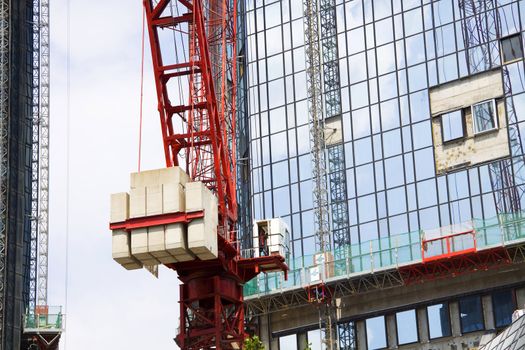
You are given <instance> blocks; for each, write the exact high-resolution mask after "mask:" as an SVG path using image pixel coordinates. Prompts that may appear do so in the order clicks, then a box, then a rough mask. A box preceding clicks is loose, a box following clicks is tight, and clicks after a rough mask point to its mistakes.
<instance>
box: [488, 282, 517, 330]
mask: <svg viewBox="0 0 525 350" xmlns="http://www.w3.org/2000/svg"><path fill="white" fill-rule="evenodd" d="M514 308H515V305H514V298H513V295H512V291H511V290H503V291H499V292H494V293H493V294H492V309H493V310H494V320H495V322H496V327H497V328H499V327H505V326H508V325H509V324H511V323H512V313H513V312H514Z"/></svg>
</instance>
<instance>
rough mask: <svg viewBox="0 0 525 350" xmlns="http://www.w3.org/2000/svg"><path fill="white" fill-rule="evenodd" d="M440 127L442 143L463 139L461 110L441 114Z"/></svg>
mask: <svg viewBox="0 0 525 350" xmlns="http://www.w3.org/2000/svg"><path fill="white" fill-rule="evenodd" d="M441 126H442V131H443V142H447V141H451V140H456V139H459V138H461V137H463V136H464V132H463V113H462V112H461V110H459V111H454V112H450V113H446V114H443V115H442V116H441Z"/></svg>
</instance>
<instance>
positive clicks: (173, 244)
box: [165, 224, 195, 261]
mask: <svg viewBox="0 0 525 350" xmlns="http://www.w3.org/2000/svg"><path fill="white" fill-rule="evenodd" d="M165 238H166V251H167V252H168V253H170V254H171V255H172V256H173V257H174V258H175V259H177V261H192V260H195V256H193V254H192V253H191V252H190V251H189V250H188V233H187V231H186V227H185V225H184V224H171V225H166V233H165Z"/></svg>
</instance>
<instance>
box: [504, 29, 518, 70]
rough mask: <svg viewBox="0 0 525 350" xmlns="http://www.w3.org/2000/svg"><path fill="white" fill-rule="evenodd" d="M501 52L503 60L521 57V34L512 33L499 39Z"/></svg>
mask: <svg viewBox="0 0 525 350" xmlns="http://www.w3.org/2000/svg"><path fill="white" fill-rule="evenodd" d="M501 53H502V54H503V62H504V63H506V62H510V61H513V60H516V59H520V58H522V57H523V47H522V46H521V35H520V34H518V35H514V36H511V37H508V38H505V39H502V40H501Z"/></svg>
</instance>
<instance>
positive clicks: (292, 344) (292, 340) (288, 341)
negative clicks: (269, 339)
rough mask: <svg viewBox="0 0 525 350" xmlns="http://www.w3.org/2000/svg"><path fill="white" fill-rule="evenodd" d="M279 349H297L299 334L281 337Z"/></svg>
mask: <svg viewBox="0 0 525 350" xmlns="http://www.w3.org/2000/svg"><path fill="white" fill-rule="evenodd" d="M279 349H281V350H297V334H291V335H287V336H285V337H279Z"/></svg>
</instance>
